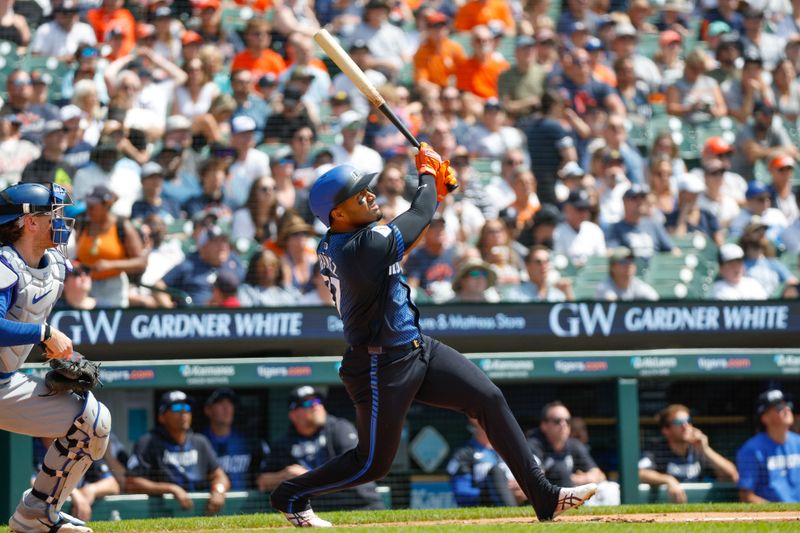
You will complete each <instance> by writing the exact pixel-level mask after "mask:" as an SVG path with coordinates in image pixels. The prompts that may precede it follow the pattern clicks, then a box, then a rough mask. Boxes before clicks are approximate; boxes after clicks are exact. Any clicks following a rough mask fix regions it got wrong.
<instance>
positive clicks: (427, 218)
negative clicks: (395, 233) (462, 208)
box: [392, 174, 436, 246]
mask: <svg viewBox="0 0 800 533" xmlns="http://www.w3.org/2000/svg"><path fill="white" fill-rule="evenodd" d="M435 212H436V181H435V179H434V177H433V176H432V175H430V174H423V175H421V176H420V177H419V187H417V193H416V194H415V195H414V199H413V200H412V201H411V207H409V208H408V211H406V212H404V213H402V214H400V215H398V216H397V217H396V218H395V219H394V220H392V225H393V226H395V227H396V228H397V229H398V230H400V235H402V236H403V242H405V243H408V245H409V246H410V245H411V244H412V243H414V242H415V241H416V240H417V239H418V238H419V236H420V235H422V231H423V230H424V229H425V228H426V227H427V225H428V224H430V222H431V219H432V218H433V214H434V213H435Z"/></svg>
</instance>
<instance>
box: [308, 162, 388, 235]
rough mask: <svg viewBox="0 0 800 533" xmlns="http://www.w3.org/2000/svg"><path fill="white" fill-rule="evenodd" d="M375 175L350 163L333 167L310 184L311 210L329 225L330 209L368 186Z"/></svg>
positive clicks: (309, 201) (309, 198)
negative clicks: (362, 170)
mask: <svg viewBox="0 0 800 533" xmlns="http://www.w3.org/2000/svg"><path fill="white" fill-rule="evenodd" d="M377 175H378V174H377V172H373V173H364V172H361V171H360V170H358V169H357V168H356V167H354V166H352V165H339V166H336V167H333V168H332V169H330V170H329V171H327V172H326V173H325V174H323V175H322V176H320V177H319V179H317V181H315V182H314V185H312V186H311V191H310V192H309V194H308V203H309V205H310V206H311V212H312V213H314V216H316V217H317V218H318V219H320V220H321V221H322V222H323V224H325V225H326V226H328V227H330V225H331V211H333V209H334V208H335V207H336V206H337V205H339V204H340V203H342V202H344V201H345V200H347V199H348V198H350V197H351V196H353V195H354V194H357V193H359V192H361V191H363V190H364V189H366V188H367V187H369V184H370V183H371V182H372V180H374V179H375V177H376V176H377Z"/></svg>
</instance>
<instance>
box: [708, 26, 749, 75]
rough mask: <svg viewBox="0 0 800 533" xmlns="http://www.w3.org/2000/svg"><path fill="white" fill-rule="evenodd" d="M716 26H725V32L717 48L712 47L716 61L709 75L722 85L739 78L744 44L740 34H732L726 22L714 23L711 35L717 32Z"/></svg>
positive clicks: (710, 30) (720, 35) (711, 27)
mask: <svg viewBox="0 0 800 533" xmlns="http://www.w3.org/2000/svg"><path fill="white" fill-rule="evenodd" d="M716 24H721V25H724V28H723V29H725V32H722V31H721V30H720V31H721V33H720V34H719V36H718V38H717V40H718V41H719V43H718V44H717V45H716V47H710V48H709V49H710V50H713V51H714V59H715V61H716V65H715V68H714V69H712V70H710V71H709V72H708V75H709V76H711V77H712V78H714V79H715V80H717V83H719V84H720V85H722V84H723V83H725V82H726V81H729V80H735V79H737V78H738V77H739V74H740V69H741V65H740V63H741V56H742V43H741V41H740V40H739V39H740V37H739V35H738V34H734V33H731V32H730V26H728V25H727V24H726V23H724V22H719V21H718V22H714V23H713V24H712V25H711V26H710V29H709V35H714V32H715V31H717V30H716V28H719V26H717V27H716V28H715V25H716Z"/></svg>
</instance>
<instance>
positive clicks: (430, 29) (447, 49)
mask: <svg viewBox="0 0 800 533" xmlns="http://www.w3.org/2000/svg"><path fill="white" fill-rule="evenodd" d="M425 20H426V22H427V31H426V36H425V40H424V41H422V44H420V46H419V49H418V50H417V53H416V54H414V81H415V82H416V83H417V86H418V88H419V90H420V91H421V92H423V93H429V92H432V91H433V90H435V89H436V87H447V86H448V85H450V77H451V76H455V74H456V72H457V71H458V67H459V65H461V64H462V63H463V62H464V61H465V60H466V59H467V57H466V54H465V53H464V49H463V48H462V47H461V45H460V44H458V43H457V42H455V41H453V40H451V39H450V38H449V33H450V30H449V28H448V25H447V15H445V14H444V13H439V12H436V11H433V12H430V13H428V14H427V15H426V16H425Z"/></svg>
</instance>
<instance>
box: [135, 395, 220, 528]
mask: <svg viewBox="0 0 800 533" xmlns="http://www.w3.org/2000/svg"><path fill="white" fill-rule="evenodd" d="M191 428H192V405H191V403H190V402H189V398H188V397H187V396H186V394H185V393H184V392H182V391H179V390H174V391H169V392H165V393H164V394H163V395H162V396H161V401H160V402H159V406H158V426H157V427H156V428H155V429H153V430H151V431H150V432H148V433H146V434H145V435H143V436H142V437H141V438H140V439H139V441H138V442H137V443H136V445H135V446H134V447H133V454H131V457H130V459H128V464H127V468H128V476H127V478H126V480H125V486H126V490H127V492H131V493H139V494H152V495H158V494H172V495H173V496H174V497H175V499H176V500H177V501H178V503H179V504H180V506H181V508H183V509H190V508H191V507H192V506H193V505H194V503H193V501H192V500H191V499H190V498H189V496H188V494H187V492H196V491H208V492H209V493H210V494H209V497H208V503H207V504H206V509H205V510H206V513H207V514H209V515H213V514H216V513H217V512H219V511H220V510H221V509H222V506H223V505H224V504H225V493H226V492H228V489H230V481H229V480H228V476H227V475H226V474H225V472H224V471H223V470H222V468H221V467H220V465H219V460H218V459H217V454H216V453H214V448H213V447H212V446H211V443H210V442H209V440H208V438H207V437H206V436H205V435H201V434H199V433H194V432H193V431H192V429H191Z"/></svg>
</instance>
